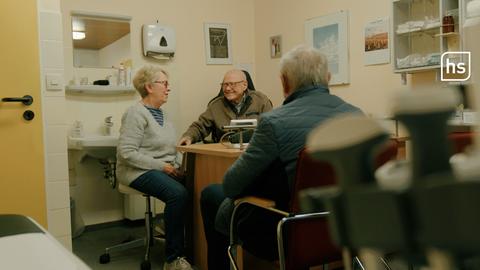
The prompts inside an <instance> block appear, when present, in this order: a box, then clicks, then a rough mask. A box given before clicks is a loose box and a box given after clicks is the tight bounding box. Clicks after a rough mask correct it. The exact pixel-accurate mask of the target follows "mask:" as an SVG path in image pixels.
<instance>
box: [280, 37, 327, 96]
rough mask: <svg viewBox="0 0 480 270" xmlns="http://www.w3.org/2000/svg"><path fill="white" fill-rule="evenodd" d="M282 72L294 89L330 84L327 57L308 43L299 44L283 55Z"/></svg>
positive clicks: (281, 61)
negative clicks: (307, 44)
mask: <svg viewBox="0 0 480 270" xmlns="http://www.w3.org/2000/svg"><path fill="white" fill-rule="evenodd" d="M280 73H281V74H282V75H283V76H286V77H287V78H288V80H289V82H290V83H291V87H292V89H293V90H297V89H299V88H302V87H305V86H310V85H323V86H328V62H327V57H326V56H325V55H324V54H322V53H321V52H320V51H319V50H317V49H315V48H312V47H309V46H306V45H299V46H297V47H295V48H293V49H292V50H290V51H289V52H287V53H286V54H285V55H284V56H283V57H282V59H281V60H280Z"/></svg>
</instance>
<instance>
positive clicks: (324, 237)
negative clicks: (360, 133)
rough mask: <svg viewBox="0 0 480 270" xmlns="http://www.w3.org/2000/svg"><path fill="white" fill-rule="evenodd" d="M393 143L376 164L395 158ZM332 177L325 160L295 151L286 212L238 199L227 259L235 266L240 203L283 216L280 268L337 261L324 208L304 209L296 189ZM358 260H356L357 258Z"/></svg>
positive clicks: (325, 184) (328, 181)
mask: <svg viewBox="0 0 480 270" xmlns="http://www.w3.org/2000/svg"><path fill="white" fill-rule="evenodd" d="M396 154H397V148H396V145H394V144H393V143H391V144H388V145H387V146H386V147H385V148H384V149H382V151H381V152H380V154H379V155H378V158H377V159H376V162H377V164H378V165H381V164H383V163H385V162H386V161H387V160H390V159H392V158H395V156H396ZM335 182H336V177H335V173H334V170H333V167H332V166H331V165H330V164H329V163H326V162H320V161H315V160H313V159H312V158H311V157H310V156H309V155H308V154H307V153H306V152H305V149H303V150H301V151H300V153H299V158H298V160H297V169H296V174H295V180H294V183H293V189H292V192H291V199H290V202H289V208H288V212H285V211H281V210H279V209H276V208H275V203H274V202H273V201H269V200H265V199H261V198H256V197H247V198H243V199H240V200H238V202H237V203H236V207H235V210H234V214H233V215H232V221H231V226H230V228H231V230H232V233H231V237H232V238H231V244H230V247H229V251H228V252H229V258H230V261H231V263H232V265H233V266H234V267H237V265H236V261H235V259H234V254H233V249H234V247H235V246H236V245H237V244H238V242H239V240H241V239H237V236H236V232H235V224H236V219H237V217H236V216H235V214H236V212H237V209H239V207H241V205H243V204H250V205H255V206H257V207H262V208H264V209H267V210H269V211H272V212H275V213H279V214H281V215H283V216H284V218H282V219H281V220H280V222H279V223H278V226H277V243H278V258H279V265H280V269H281V270H285V269H287V270H290V269H296V270H297V269H309V267H312V266H316V265H325V264H328V263H330V262H335V261H340V260H341V258H342V254H341V251H340V249H339V248H338V247H337V246H336V245H335V244H334V243H333V241H332V239H331V237H330V233H329V229H328V224H327V219H326V217H327V216H328V215H329V213H328V212H327V211H325V209H324V210H318V211H316V212H305V211H302V210H301V207H300V191H301V190H305V189H308V188H312V187H321V186H323V187H332V186H334V185H335ZM357 260H358V259H357Z"/></svg>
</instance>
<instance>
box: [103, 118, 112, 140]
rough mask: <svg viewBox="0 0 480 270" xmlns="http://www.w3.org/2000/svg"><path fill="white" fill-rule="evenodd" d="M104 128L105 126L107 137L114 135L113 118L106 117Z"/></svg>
mask: <svg viewBox="0 0 480 270" xmlns="http://www.w3.org/2000/svg"><path fill="white" fill-rule="evenodd" d="M104 126H105V136H110V135H112V127H113V122H112V116H107V117H105V123H104Z"/></svg>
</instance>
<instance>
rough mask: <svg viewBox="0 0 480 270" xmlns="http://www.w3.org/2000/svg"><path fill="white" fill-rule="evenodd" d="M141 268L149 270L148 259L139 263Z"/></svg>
mask: <svg viewBox="0 0 480 270" xmlns="http://www.w3.org/2000/svg"><path fill="white" fill-rule="evenodd" d="M140 269H141V270H150V261H143V262H142V264H141V265H140Z"/></svg>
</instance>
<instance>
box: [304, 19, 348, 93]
mask: <svg viewBox="0 0 480 270" xmlns="http://www.w3.org/2000/svg"><path fill="white" fill-rule="evenodd" d="M305 40H306V43H307V44H309V45H311V46H313V47H314V48H317V49H318V50H320V51H321V52H322V53H324V54H325V55H326V57H327V59H328V70H329V71H330V73H331V74H332V78H331V80H330V85H338V84H348V83H350V75H349V69H350V67H349V59H348V11H340V12H337V13H333V14H329V15H325V16H321V17H316V18H312V19H309V20H307V21H306V22H305Z"/></svg>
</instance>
